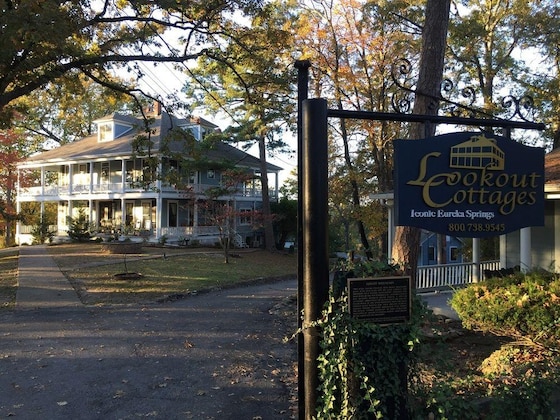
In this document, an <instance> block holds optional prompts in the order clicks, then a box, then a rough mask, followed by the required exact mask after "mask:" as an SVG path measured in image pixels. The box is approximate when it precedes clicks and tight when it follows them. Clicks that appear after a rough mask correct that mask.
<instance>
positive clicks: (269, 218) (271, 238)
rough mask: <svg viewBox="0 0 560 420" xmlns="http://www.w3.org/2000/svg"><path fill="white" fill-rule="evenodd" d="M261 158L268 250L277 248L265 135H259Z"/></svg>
mask: <svg viewBox="0 0 560 420" xmlns="http://www.w3.org/2000/svg"><path fill="white" fill-rule="evenodd" d="M259 158H260V161H261V162H260V165H261V188H262V192H261V194H262V213H263V223H264V246H265V249H266V250H267V251H270V252H273V251H275V250H276V247H275V243H274V230H273V227H272V215H271V212H270V196H269V194H268V168H267V164H266V144H265V138H264V137H263V136H260V137H259Z"/></svg>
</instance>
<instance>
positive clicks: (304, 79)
mask: <svg viewBox="0 0 560 420" xmlns="http://www.w3.org/2000/svg"><path fill="white" fill-rule="evenodd" d="M295 67H296V69H297V70H298V79H297V80H298V82H297V84H298V85H297V86H298V96H297V101H298V116H297V118H298V119H297V179H298V204H297V214H298V216H297V238H296V239H297V240H296V245H297V250H298V251H297V268H298V271H297V279H298V293H297V308H298V312H297V318H298V320H297V326H298V329H299V330H301V327H302V318H301V313H302V311H303V273H304V268H303V198H302V197H303V172H302V167H303V136H302V125H303V124H302V114H303V105H302V104H303V101H304V100H305V99H307V96H308V90H309V67H311V63H310V62H309V60H298V61H296V63H295ZM297 347H298V373H299V374H298V413H299V414H298V418H299V419H300V420H303V419H305V406H304V401H305V381H304V380H303V371H304V357H303V352H304V346H303V336H302V334H298V341H297Z"/></svg>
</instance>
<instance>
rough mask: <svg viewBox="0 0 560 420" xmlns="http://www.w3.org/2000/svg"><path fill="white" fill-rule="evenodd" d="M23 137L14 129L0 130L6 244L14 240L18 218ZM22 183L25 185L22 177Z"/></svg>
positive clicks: (0, 208)
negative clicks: (17, 207) (17, 188)
mask: <svg viewBox="0 0 560 420" xmlns="http://www.w3.org/2000/svg"><path fill="white" fill-rule="evenodd" d="M24 154H25V148H24V147H23V138H22V137H21V136H19V135H18V134H17V133H16V132H15V131H13V130H7V131H0V221H1V222H3V223H2V224H3V226H2V227H1V228H0V230H2V231H3V233H4V237H5V244H6V245H8V246H9V245H11V244H12V242H13V234H14V232H13V231H14V222H15V221H16V220H17V218H18V214H17V211H16V207H15V199H16V193H17V191H16V185H17V183H18V173H17V164H18V162H19V161H20V160H21V159H22V158H23V157H24ZM19 181H20V185H22V186H23V185H25V179H23V178H22V179H21V180H19Z"/></svg>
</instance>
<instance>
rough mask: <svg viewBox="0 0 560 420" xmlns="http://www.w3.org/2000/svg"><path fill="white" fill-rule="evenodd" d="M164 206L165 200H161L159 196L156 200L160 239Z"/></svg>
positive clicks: (157, 231)
mask: <svg viewBox="0 0 560 420" xmlns="http://www.w3.org/2000/svg"><path fill="white" fill-rule="evenodd" d="M162 205H163V200H162V199H161V197H160V196H158V197H157V198H156V238H158V239H159V237H160V236H161V222H162V213H163V209H162V207H161V206H162Z"/></svg>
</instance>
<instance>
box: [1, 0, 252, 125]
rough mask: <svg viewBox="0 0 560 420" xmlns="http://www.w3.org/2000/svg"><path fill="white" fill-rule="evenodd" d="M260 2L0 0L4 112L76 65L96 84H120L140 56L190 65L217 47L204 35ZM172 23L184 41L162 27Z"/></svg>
mask: <svg viewBox="0 0 560 420" xmlns="http://www.w3.org/2000/svg"><path fill="white" fill-rule="evenodd" d="M258 6H259V1H255V0H191V1H185V2H183V1H182V2H178V1H169V0H160V1H153V0H143V1H120V0H113V1H110V0H105V1H97V2H93V1H89V0H79V1H73V2H69V1H53V0H35V1H25V0H21V1H3V2H1V3H0V7H1V8H2V14H1V15H0V36H1V39H2V42H1V43H0V112H1V113H2V119H3V120H4V122H6V121H9V120H10V119H11V116H12V113H13V111H14V108H15V101H16V100H17V99H19V98H22V97H24V96H26V95H28V94H30V93H31V92H33V91H35V90H37V89H39V88H41V87H43V86H46V85H47V84H48V83H52V82H55V81H57V80H60V79H62V78H64V77H67V76H71V77H75V74H76V71H79V72H81V73H83V74H85V75H86V76H87V77H89V78H91V79H93V80H94V81H96V82H97V83H99V84H102V85H106V86H110V87H112V88H114V89H116V90H122V91H127V92H129V93H134V87H133V86H132V85H131V86H123V85H119V84H115V82H114V78H113V77H112V76H113V74H114V70H115V69H117V68H118V67H123V68H128V69H130V70H134V66H135V65H137V63H139V62H172V63H185V62H187V61H189V60H192V59H195V58H198V57H200V56H202V55H204V54H208V55H211V54H212V51H211V50H210V49H207V48H205V40H207V39H208V37H210V36H211V35H212V34H211V33H210V31H211V30H210V28H213V29H212V30H213V31H216V30H217V31H219V30H220V27H223V26H224V25H222V22H226V21H227V20H230V19H232V18H233V16H234V13H235V12H236V11H241V12H242V13H244V14H245V13H251V11H252V9H253V8H256V7H258ZM171 29H173V30H174V31H175V34H176V36H178V37H179V41H180V42H179V45H180V47H177V43H174V44H175V45H171V43H170V42H168V41H167V40H166V38H165V36H164V35H165V33H166V32H167V31H168V30H171Z"/></svg>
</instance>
